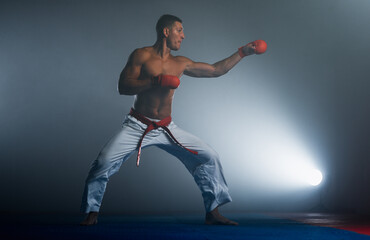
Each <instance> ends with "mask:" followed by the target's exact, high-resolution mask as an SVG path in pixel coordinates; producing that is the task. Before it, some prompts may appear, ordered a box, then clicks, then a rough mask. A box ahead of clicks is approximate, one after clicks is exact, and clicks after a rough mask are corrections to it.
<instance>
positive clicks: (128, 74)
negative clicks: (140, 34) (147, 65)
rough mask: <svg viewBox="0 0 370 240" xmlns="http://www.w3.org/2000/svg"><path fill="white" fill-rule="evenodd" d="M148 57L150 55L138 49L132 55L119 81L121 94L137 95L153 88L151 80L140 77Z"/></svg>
mask: <svg viewBox="0 0 370 240" xmlns="http://www.w3.org/2000/svg"><path fill="white" fill-rule="evenodd" d="M147 57H148V53H146V52H145V50H143V49H136V50H135V51H134V52H132V53H131V55H130V57H129V59H128V61H127V64H126V66H125V67H124V69H123V70H122V72H121V75H120V78H119V81H118V92H119V93H120V94H123V95H135V94H138V93H139V92H141V91H143V90H146V89H148V88H150V87H151V78H150V77H149V76H148V77H147V78H143V77H142V76H140V73H141V67H142V65H143V64H144V62H145V60H146V58H147Z"/></svg>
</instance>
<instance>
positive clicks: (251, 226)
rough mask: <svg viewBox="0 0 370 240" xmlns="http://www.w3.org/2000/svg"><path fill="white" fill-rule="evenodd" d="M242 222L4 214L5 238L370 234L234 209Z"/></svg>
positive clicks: (1, 229)
mask: <svg viewBox="0 0 370 240" xmlns="http://www.w3.org/2000/svg"><path fill="white" fill-rule="evenodd" d="M226 216H227V217H229V218H231V219H232V220H236V221H238V222H239V224H240V225H239V226H208V225H204V224H203V221H204V218H203V216H201V215H172V216H119V215H115V216H113V215H101V216H100V217H99V223H98V224H97V225H94V226H89V227H83V226H79V225H78V223H79V222H80V221H81V220H82V217H81V216H62V215H38V216H36V215H28V216H24V215H18V216H13V215H1V226H0V239H4V240H13V239H48V240H49V239H53V240H59V239H81V240H84V239H86V240H87V239H89V240H92V239H120V240H122V239H123V240H125V239H135V240H137V239H150V240H152V239H161V240H166V239H171V240H177V239H178V240H187V239H212V240H221V239H230V240H239V239H240V240H242V239H243V240H245V239H254V240H259V239H261V240H262V239H271V240H272V239H274V240H279V239H284V240H287V239H288V240H289V239H294V240H296V239H300V240H305V239H307V240H308V239H310V240H312V239H315V240H320V239H322V240H331V239H344V240H346V239H348V240H349V239H351V240H353V239H370V237H369V236H366V235H361V234H358V233H355V232H351V231H346V230H342V229H337V228H329V227H321V226H315V225H312V224H305V223H302V222H300V221H296V220H291V219H287V218H282V217H277V216H272V215H267V214H250V213H249V214H229V215H226Z"/></svg>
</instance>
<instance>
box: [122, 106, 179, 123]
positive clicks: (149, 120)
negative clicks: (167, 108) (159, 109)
mask: <svg viewBox="0 0 370 240" xmlns="http://www.w3.org/2000/svg"><path fill="white" fill-rule="evenodd" d="M129 115H130V116H132V117H134V118H136V119H137V120H139V121H140V122H142V123H144V124H145V125H147V126H149V125H156V126H158V127H161V126H168V125H169V124H170V123H171V121H172V117H171V116H168V117H165V118H163V119H155V118H149V117H147V116H145V115H144V114H142V113H140V112H139V111H137V110H135V109H134V108H131V110H130V113H129Z"/></svg>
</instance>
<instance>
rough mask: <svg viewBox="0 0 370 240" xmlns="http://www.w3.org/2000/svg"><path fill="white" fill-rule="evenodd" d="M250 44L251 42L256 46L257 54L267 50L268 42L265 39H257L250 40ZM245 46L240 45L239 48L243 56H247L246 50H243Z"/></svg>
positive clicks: (255, 51)
mask: <svg viewBox="0 0 370 240" xmlns="http://www.w3.org/2000/svg"><path fill="white" fill-rule="evenodd" d="M248 44H251V45H252V46H253V47H254V53H255V54H262V53H264V52H266V49H267V43H266V42H265V41H263V40H256V41H254V42H250V43H248ZM248 44H247V45H248ZM247 45H245V46H247ZM245 46H243V47H245ZM243 47H240V48H239V55H240V56H241V57H245V56H246V54H244V52H243V50H242V49H243Z"/></svg>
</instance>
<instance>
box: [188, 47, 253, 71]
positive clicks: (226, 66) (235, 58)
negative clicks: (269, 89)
mask: <svg viewBox="0 0 370 240" xmlns="http://www.w3.org/2000/svg"><path fill="white" fill-rule="evenodd" d="M241 50H242V51H243V53H244V55H245V56H247V55H251V54H253V53H254V48H253V47H252V46H251V45H250V44H247V45H245V46H243V47H242V49H241ZM241 59H242V57H241V56H240V54H239V52H238V51H237V52H235V53H234V54H233V55H231V56H230V57H228V58H225V59H223V60H221V61H219V62H216V63H214V64H208V63H202V62H193V61H191V60H190V59H187V60H188V64H187V65H186V68H185V70H184V74H185V75H188V76H191V77H219V76H222V75H224V74H225V73H227V72H228V71H229V70H230V69H232V68H233V67H234V66H235V65H236V64H237V63H238V62H239V61H240V60H241Z"/></svg>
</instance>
